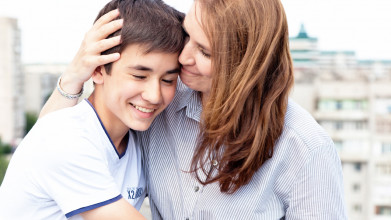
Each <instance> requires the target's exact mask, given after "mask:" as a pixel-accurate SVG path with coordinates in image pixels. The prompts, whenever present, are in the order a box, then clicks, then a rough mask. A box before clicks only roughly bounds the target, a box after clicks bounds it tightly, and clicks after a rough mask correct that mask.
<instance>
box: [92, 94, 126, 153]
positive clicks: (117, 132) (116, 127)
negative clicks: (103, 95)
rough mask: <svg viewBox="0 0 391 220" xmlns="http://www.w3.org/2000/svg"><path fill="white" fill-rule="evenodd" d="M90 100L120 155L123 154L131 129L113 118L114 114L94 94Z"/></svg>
mask: <svg viewBox="0 0 391 220" xmlns="http://www.w3.org/2000/svg"><path fill="white" fill-rule="evenodd" d="M94 93H95V92H93V93H92V94H91V96H90V97H89V98H88V101H90V103H91V104H92V106H94V108H95V111H96V113H97V114H98V116H99V118H100V120H101V121H102V124H103V126H104V127H105V129H106V131H107V133H108V135H109V137H110V139H111V140H112V142H113V144H114V146H115V148H116V149H117V152H118V154H120V155H121V154H123V153H124V152H125V150H126V147H127V146H128V140H129V128H128V127H126V126H125V125H124V124H123V123H122V122H120V121H119V120H118V118H116V117H113V114H112V113H111V112H110V111H109V110H108V109H107V108H106V106H105V104H104V103H103V102H102V100H99V98H98V97H97V96H96V95H95V94H94Z"/></svg>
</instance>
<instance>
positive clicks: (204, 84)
mask: <svg viewBox="0 0 391 220" xmlns="http://www.w3.org/2000/svg"><path fill="white" fill-rule="evenodd" d="M183 27H184V29H185V31H186V32H187V33H188V35H189V36H188V39H187V43H186V44H185V47H184V49H183V51H182V53H181V54H180V56H179V62H180V63H181V64H182V71H181V74H180V77H181V80H182V82H183V83H185V84H186V85H187V86H188V87H189V88H191V89H193V90H196V91H200V92H202V94H203V96H208V95H209V92H210V88H211V85H212V78H211V77H212V73H211V71H212V68H211V56H210V55H211V48H210V43H209V40H208V39H207V37H206V34H205V32H204V30H203V29H202V27H201V8H200V6H199V3H198V1H194V3H193V6H192V7H191V9H190V11H189V13H187V15H186V17H185V20H184V22H183Z"/></svg>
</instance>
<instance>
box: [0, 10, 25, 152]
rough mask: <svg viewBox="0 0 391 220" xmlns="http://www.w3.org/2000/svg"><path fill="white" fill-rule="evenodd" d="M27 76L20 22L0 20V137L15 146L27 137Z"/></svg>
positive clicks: (1, 18)
mask: <svg viewBox="0 0 391 220" xmlns="http://www.w3.org/2000/svg"><path fill="white" fill-rule="evenodd" d="M23 103H24V97H23V74H22V70H21V40H20V30H19V28H18V22H17V20H16V19H13V18H6V17H0V138H1V139H2V141H3V142H6V143H10V144H11V145H16V144H18V141H19V140H20V139H21V138H22V137H23V135H24V123H25V120H24V112H23V105H24V104H23Z"/></svg>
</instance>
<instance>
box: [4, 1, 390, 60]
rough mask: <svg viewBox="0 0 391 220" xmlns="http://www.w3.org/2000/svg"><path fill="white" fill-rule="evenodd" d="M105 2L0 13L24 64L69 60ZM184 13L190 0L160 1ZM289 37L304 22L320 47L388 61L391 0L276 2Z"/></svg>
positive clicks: (28, 4) (11, 5)
mask: <svg viewBox="0 0 391 220" xmlns="http://www.w3.org/2000/svg"><path fill="white" fill-rule="evenodd" d="M107 2H109V0H0V16H7V17H13V18H17V19H18V23H19V28H20V30H21V35H22V36H21V39H22V62H23V63H68V62H70V61H71V60H72V58H73V56H74V55H75V54H76V51H77V49H78V48H79V45H80V43H81V41H82V39H83V36H84V34H85V33H86V32H87V31H88V30H89V29H90V28H91V26H92V23H93V21H94V19H95V17H96V15H97V14H98V11H99V10H100V9H101V8H102V7H103V6H104V5H105V4H106V3H107ZM165 2H166V3H167V4H169V5H172V6H173V7H175V8H177V9H178V10H180V11H183V12H187V11H188V9H189V8H190V6H191V4H192V2H193V0H165ZM281 2H282V4H283V5H284V8H285V11H286V14H287V17H288V25H289V32H290V36H291V37H294V36H296V35H297V34H298V32H299V29H300V26H301V24H304V26H305V29H306V31H307V33H308V34H309V36H311V37H316V38H318V40H319V49H320V50H337V51H355V52H356V55H357V57H358V59H382V60H391V13H390V11H391V0H281Z"/></svg>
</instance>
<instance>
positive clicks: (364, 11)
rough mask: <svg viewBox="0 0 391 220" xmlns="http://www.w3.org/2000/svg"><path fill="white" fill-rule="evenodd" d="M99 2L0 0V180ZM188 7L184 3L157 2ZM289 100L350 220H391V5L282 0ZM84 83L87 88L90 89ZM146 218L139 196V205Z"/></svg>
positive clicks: (362, 0)
mask: <svg viewBox="0 0 391 220" xmlns="http://www.w3.org/2000/svg"><path fill="white" fill-rule="evenodd" d="M107 2H109V1H108V0H83V1H78V0H35V1H28V0H15V1H9V0H0V183H1V181H2V178H3V175H4V173H5V170H6V167H7V164H8V161H9V159H10V158H11V157H12V152H13V151H14V149H15V148H16V147H17V145H18V143H19V142H20V141H21V139H22V138H23V137H24V135H25V134H26V133H27V132H28V131H29V129H30V128H31V127H32V126H33V125H34V123H35V121H36V119H37V115H38V114H39V111H40V109H41V108H42V106H43V104H44V103H45V101H46V99H47V98H48V96H50V93H51V92H52V90H53V88H54V87H55V84H56V81H57V78H58V77H59V75H60V74H61V73H62V72H64V70H65V68H66V66H67V64H68V63H69V62H70V61H71V60H72V58H73V56H74V54H76V51H77V49H78V47H79V45H80V43H81V41H82V39H83V36H84V34H85V33H86V32H87V31H88V29H89V28H91V26H92V23H93V21H94V19H95V17H96V15H97V13H98V11H99V10H100V9H101V8H102V7H103V6H104V5H105V4H106V3H107ZM165 2H166V3H167V4H169V5H172V6H173V7H175V8H177V9H178V10H180V11H183V12H187V11H188V9H189V8H190V6H191V4H192V2H193V0H165ZM282 3H283V5H284V7H285V10H286V14H287V17H288V23H289V32H290V36H291V38H290V47H291V53H292V58H293V62H294V67H295V87H294V89H293V92H292V94H291V97H292V98H293V99H294V100H295V101H296V102H298V103H299V104H300V105H302V106H303V107H304V108H305V109H307V110H308V111H309V112H310V113H311V114H312V115H313V117H314V118H315V119H316V120H317V121H318V123H319V124H320V125H322V126H323V127H324V129H325V130H326V131H327V132H328V133H329V134H330V136H331V137H332V138H333V140H334V143H335V147H336V148H337V150H338V152H339V155H340V158H341V161H342V168H343V172H344V187H345V198H346V204H347V210H348V215H349V219H352V220H386V219H388V220H389V219H391V13H389V11H391V1H390V0H282ZM91 89H92V88H91V87H90V86H87V88H86V90H87V94H88V90H89V91H91ZM142 212H143V214H145V215H146V216H147V217H148V218H150V217H149V214H148V201H146V205H145V206H144V207H143V210H142Z"/></svg>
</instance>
